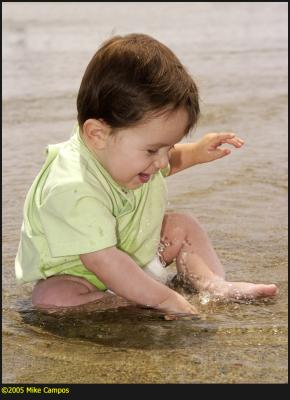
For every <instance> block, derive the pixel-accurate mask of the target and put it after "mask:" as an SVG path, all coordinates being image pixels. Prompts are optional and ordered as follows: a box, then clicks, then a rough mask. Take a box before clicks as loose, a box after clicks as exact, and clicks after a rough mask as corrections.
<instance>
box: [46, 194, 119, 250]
mask: <svg viewBox="0 0 290 400" xmlns="http://www.w3.org/2000/svg"><path fill="white" fill-rule="evenodd" d="M39 216H40V221H41V224H42V228H43V232H44V235H45V237H46V239H47V242H48V247H49V249H50V252H51V256H52V257H61V256H69V255H79V254H85V253H91V252H94V251H98V250H102V249H104V248H107V247H112V246H115V245H116V244H117V237H116V219H115V217H114V216H113V215H112V211H111V207H110V203H109V202H108V199H106V197H105V195H104V194H102V193H98V192H97V193H94V195H91V194H88V195H84V194H82V191H81V190H78V189H77V188H74V189H69V190H65V191H62V192H60V193H53V194H51V195H49V196H48V197H47V198H46V200H45V202H44V203H43V204H41V206H40V207H39Z"/></svg>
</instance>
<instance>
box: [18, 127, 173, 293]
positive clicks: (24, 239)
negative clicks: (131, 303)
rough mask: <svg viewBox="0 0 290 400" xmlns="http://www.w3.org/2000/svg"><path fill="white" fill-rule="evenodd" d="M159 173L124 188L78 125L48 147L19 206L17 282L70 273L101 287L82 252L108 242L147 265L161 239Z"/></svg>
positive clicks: (162, 185) (164, 198) (164, 193)
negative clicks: (63, 139) (21, 216)
mask: <svg viewBox="0 0 290 400" xmlns="http://www.w3.org/2000/svg"><path fill="white" fill-rule="evenodd" d="M168 172H169V168H167V170H166V171H165V172H164V171H163V172H162V173H163V174H164V175H165V174H166V173H168ZM162 173H161V171H159V172H158V173H157V174H156V175H154V176H152V178H151V179H150V181H149V182H147V183H144V184H143V185H142V186H141V187H140V188H138V189H135V190H129V189H128V190H126V191H124V189H122V188H121V187H120V186H119V185H118V184H117V183H116V182H115V181H114V180H113V179H112V177H111V176H110V175H109V173H108V172H107V171H106V170H105V169H104V168H103V167H102V165H101V164H100V163H99V162H98V161H97V160H96V158H95V157H94V156H93V155H92V153H91V152H90V151H89V150H88V148H87V147H86V146H85V144H84V142H83V141H82V138H81V136H80V133H79V129H78V127H76V128H75V130H74V133H73V136H72V137H71V138H70V140H68V141H67V142H63V143H60V144H56V145H49V146H48V148H47V159H46V161H45V164H44V165H43V167H42V169H41V171H40V173H39V174H38V176H37V177H36V178H35V180H34V182H33V184H32V186H31V188H30V190H29V192H28V194H27V197H26V200H25V204H24V220H23V224H22V228H21V238H20V244H19V249H18V253H17V256H16V260H15V272H16V278H17V281H18V282H19V283H24V282H32V281H36V280H39V279H45V278H47V277H49V276H52V275H58V274H69V275H75V276H81V277H83V278H86V279H87V280H88V281H89V282H91V283H92V284H94V285H95V286H96V287H98V288H99V289H100V290H106V286H105V285H104V284H103V283H102V282H101V281H100V280H99V279H98V278H97V277H96V276H95V274H93V273H92V272H90V271H89V270H87V269H86V268H85V267H84V265H83V264H82V262H81V260H80V257H79V255H80V254H85V253H91V252H94V251H98V250H101V249H105V248H108V247H112V246H116V247H117V248H118V249H120V250H122V251H124V252H126V253H127V254H128V255H129V256H130V257H131V258H132V259H133V260H134V261H135V262H136V263H137V264H138V265H139V266H140V267H144V266H145V265H146V264H147V263H148V262H150V261H151V260H152V259H153V258H154V256H155V255H156V253H157V249H158V244H159V241H160V232H161V226H162V220H163V216H164V212H165V207H166V201H167V189H166V185H165V182H164V177H163V174H162Z"/></svg>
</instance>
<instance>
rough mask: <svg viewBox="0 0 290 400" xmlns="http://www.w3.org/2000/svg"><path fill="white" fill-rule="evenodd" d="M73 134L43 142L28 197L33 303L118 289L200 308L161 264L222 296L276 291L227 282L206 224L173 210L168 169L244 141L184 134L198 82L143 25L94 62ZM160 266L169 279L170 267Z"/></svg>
mask: <svg viewBox="0 0 290 400" xmlns="http://www.w3.org/2000/svg"><path fill="white" fill-rule="evenodd" d="M77 110H78V124H77V125H76V126H75V128H74V132H73V135H72V137H71V138H70V139H69V140H68V141H66V142H64V143H60V144H57V145H50V146H48V149H47V159H46V162H45V163H44V166H43V167H42V169H41V171H40V173H39V174H38V176H37V177H36V179H35V181H34V183H33V184H32V186H31V188H30V190H29V193H28V195H27V198H26V201H25V205H24V221H23V225H22V230H21V240H20V245H19V250H18V253H17V256H16V261H15V271H16V277H17V280H18V282H22V283H24V282H36V285H35V286H34V289H33V293H32V302H33V304H34V305H35V306H36V307H39V308H48V307H53V308H55V307H72V306H78V305H82V304H86V303H89V302H92V301H97V300H99V299H101V298H102V297H103V296H104V295H108V293H110V292H113V293H115V294H117V295H119V296H121V297H123V298H125V299H127V300H129V301H132V302H134V303H137V304H140V305H144V306H148V307H152V308H155V309H157V310H160V311H162V312H164V313H167V314H173V315H178V314H184V313H185V314H195V313H197V312H198V311H197V309H196V308H195V307H194V306H193V305H192V304H190V303H189V302H188V301H187V300H186V299H185V298H184V297H183V296H182V295H180V294H179V293H177V292H176V291H175V290H173V289H171V288H169V287H168V286H167V285H166V274H164V272H165V271H166V270H164V268H163V267H164V266H167V265H169V264H171V263H172V262H173V261H175V262H176V267H177V272H178V274H179V275H180V276H182V277H183V278H184V279H185V280H186V282H187V283H189V284H190V285H192V287H193V288H195V289H197V290H198V291H207V292H209V293H211V294H212V295H213V296H218V297H219V298H222V299H255V298H262V297H270V296H274V295H275V294H276V293H277V292H278V289H277V287H276V286H275V285H273V284H271V285H265V284H252V283H244V282H228V281H226V280H225V274H224V269H223V266H222V265H221V263H220V261H219V259H218V257H217V255H216V253H215V251H214V249H213V247H212V245H211V243H210V240H209V238H208V236H207V234H206V232H205V231H204V230H203V228H202V227H201V226H200V224H199V223H198V221H197V220H196V219H195V218H193V217H192V216H190V215H188V214H184V213H170V214H166V211H165V207H166V204H167V200H166V185H165V177H166V176H168V175H172V174H176V173H177V172H179V171H181V170H183V169H185V168H189V167H191V166H193V165H195V164H199V163H205V162H210V161H214V160H216V159H219V158H221V157H224V156H226V155H228V154H229V153H230V150H229V149H228V148H222V147H221V145H222V144H224V143H227V144H230V145H232V146H234V147H236V148H240V147H241V146H242V145H243V140H242V139H240V138H239V137H237V136H236V135H235V134H234V133H208V134H206V135H205V136H204V137H203V138H202V139H200V140H198V141H197V142H195V143H187V144H182V143H181V144H178V142H180V141H181V140H182V139H183V138H184V136H185V135H187V134H188V133H189V131H190V129H191V128H192V127H193V126H194V125H195V124H196V122H197V119H198V116H199V100H198V90H197V87H196V85H195V83H194V81H193V79H192V78H191V77H190V75H189V74H188V72H187V71H186V69H185V68H184V66H183V65H182V64H181V62H180V61H179V59H178V58H177V57H176V56H175V55H174V54H173V53H172V51H171V50H170V49H168V48H167V47H166V46H165V45H163V44H162V43H160V42H159V41H157V40H155V39H153V38H152V37H150V36H147V35H144V34H130V35H126V36H116V37H113V38H112V39H110V40H108V41H107V42H105V43H104V44H103V45H102V46H101V48H100V49H99V50H98V51H97V52H96V54H95V55H94V56H93V58H92V60H91V61H90V63H89V65H88V67H87V69H86V71H85V74H84V77H83V79H82V82H81V86H80V89H79V93H78V97H77ZM164 277H165V278H164Z"/></svg>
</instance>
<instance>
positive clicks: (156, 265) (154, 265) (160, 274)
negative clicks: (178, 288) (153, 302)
mask: <svg viewBox="0 0 290 400" xmlns="http://www.w3.org/2000/svg"><path fill="white" fill-rule="evenodd" d="M143 271H144V272H146V274H148V275H149V276H151V278H153V279H155V280H156V281H158V282H161V283H163V284H164V285H165V284H166V283H167V280H168V272H167V269H166V268H164V267H163V266H162V263H161V261H160V259H159V257H158V255H156V256H155V257H154V258H153V260H152V261H150V263H149V264H147V265H145V267H144V268H143Z"/></svg>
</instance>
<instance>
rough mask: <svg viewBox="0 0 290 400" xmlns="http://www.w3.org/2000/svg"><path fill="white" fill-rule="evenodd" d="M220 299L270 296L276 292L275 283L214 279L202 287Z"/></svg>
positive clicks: (247, 298)
mask: <svg viewBox="0 0 290 400" xmlns="http://www.w3.org/2000/svg"><path fill="white" fill-rule="evenodd" d="M204 289H205V290H206V291H207V292H210V293H211V294H212V295H213V296H214V297H218V298H220V299H229V300H230V299H236V300H251V299H261V298H264V297H272V296H275V295H276V294H277V293H278V288H277V286H276V285H273V284H272V285H264V284H259V283H257V284H256V283H248V282H227V281H223V280H215V281H212V282H210V283H209V284H207V285H206V287H205V288H204Z"/></svg>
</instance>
